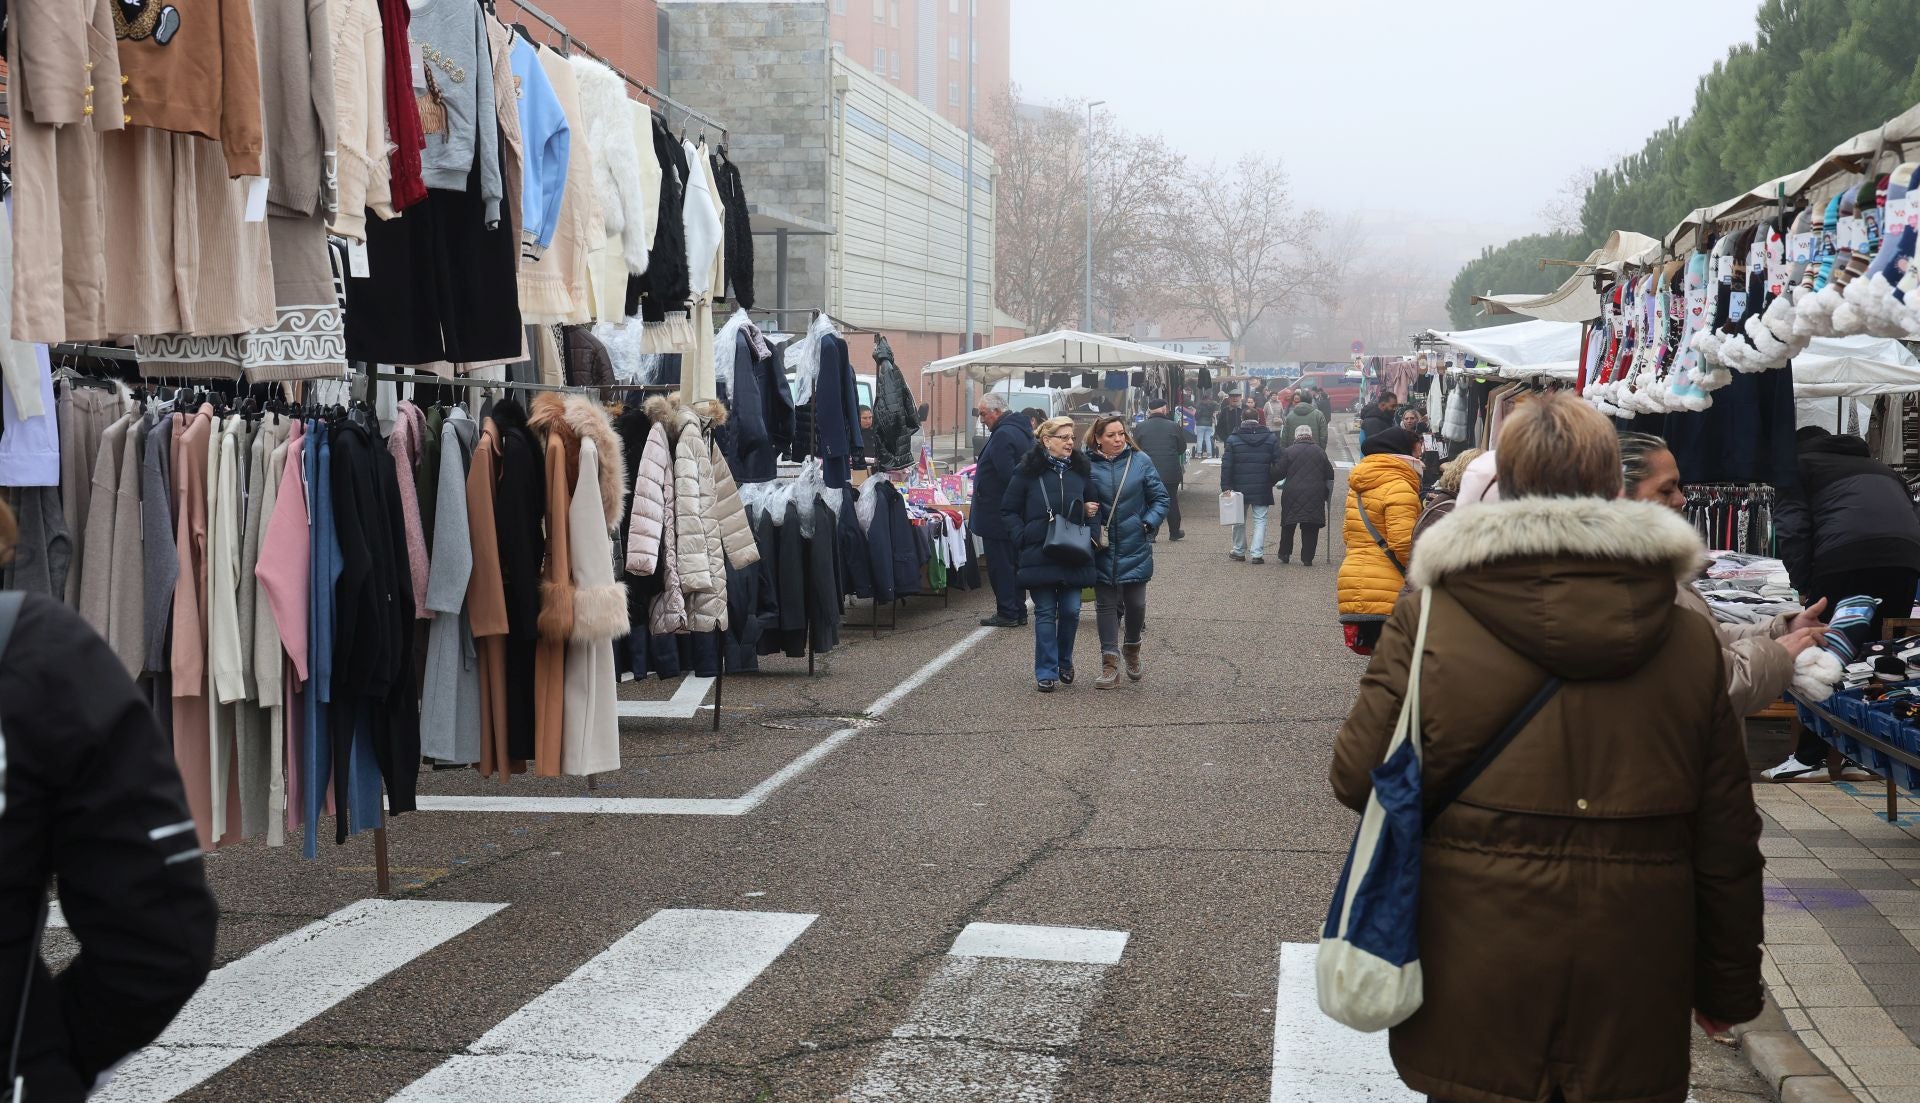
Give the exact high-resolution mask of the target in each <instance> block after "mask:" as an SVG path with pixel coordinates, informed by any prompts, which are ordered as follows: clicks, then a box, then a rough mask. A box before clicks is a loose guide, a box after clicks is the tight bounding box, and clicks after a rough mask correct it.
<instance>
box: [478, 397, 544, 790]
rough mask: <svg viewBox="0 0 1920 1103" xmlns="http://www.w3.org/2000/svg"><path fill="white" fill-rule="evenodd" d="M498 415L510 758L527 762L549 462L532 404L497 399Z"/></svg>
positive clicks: (497, 511) (497, 504) (497, 519)
mask: <svg viewBox="0 0 1920 1103" xmlns="http://www.w3.org/2000/svg"><path fill="white" fill-rule="evenodd" d="M492 420H493V424H494V426H495V428H496V429H498V430H499V433H500V473H499V479H498V483H497V485H496V489H495V493H494V523H495V525H496V527H497V530H498V532H499V548H500V583H501V590H502V595H503V596H504V597H505V599H506V604H507V633H506V683H507V684H506V699H507V745H508V753H507V758H508V760H509V761H519V762H527V761H531V760H532V759H533V756H534V729H535V726H536V719H535V718H536V713H537V710H536V707H535V703H536V699H537V694H536V688H537V686H536V682H537V679H536V678H535V676H534V666H535V659H534V656H535V652H536V651H537V649H538V642H539V638H540V629H539V620H540V566H541V562H542V560H543V559H544V558H545V556H546V540H545V537H544V536H543V526H544V525H545V523H546V515H547V490H546V468H545V461H544V458H543V455H542V452H543V447H542V445H541V444H540V442H539V441H538V439H537V438H535V436H534V435H533V430H532V429H531V428H530V427H529V425H528V419H527V411H526V407H524V406H522V405H520V403H518V402H516V401H514V400H513V399H511V398H508V399H503V400H501V401H499V402H496V403H494V404H493V416H492Z"/></svg>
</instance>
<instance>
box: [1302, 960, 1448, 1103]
mask: <svg viewBox="0 0 1920 1103" xmlns="http://www.w3.org/2000/svg"><path fill="white" fill-rule="evenodd" d="M1319 956H1320V947H1319V946H1318V945H1315V944H1313V943H1303V942H1288V943H1284V944H1282V945H1281V947H1280V994H1279V996H1278V997H1276V1000H1275V1003H1274V1005H1273V1103H1298V1101H1299V1100H1303V1099H1311V1100H1313V1101H1314V1103H1425V1100H1426V1096H1423V1095H1421V1094H1419V1093H1418V1092H1415V1091H1413V1090H1411V1089H1410V1088H1408V1087H1407V1086H1406V1085H1405V1084H1402V1083H1401V1082H1400V1076H1399V1074H1398V1073H1396V1072H1394V1071H1393V1061H1392V1059H1391V1058H1389V1057H1388V1056H1387V1035H1386V1032H1385V1031H1382V1032H1380V1033H1378V1034H1362V1033H1360V1032H1359V1031H1357V1030H1354V1029H1352V1028H1350V1027H1347V1026H1344V1025H1342V1024H1340V1023H1337V1022H1335V1021H1334V1020H1332V1019H1329V1018H1327V1017H1326V1016H1325V1015H1324V1014H1322V1013H1321V1011H1320V995H1319V992H1318V990H1317V988H1316V987H1315V983H1314V975H1313V966H1314V962H1315V961H1316V960H1318V959H1319Z"/></svg>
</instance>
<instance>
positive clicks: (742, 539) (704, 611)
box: [648, 396, 760, 632]
mask: <svg viewBox="0 0 1920 1103" xmlns="http://www.w3.org/2000/svg"><path fill="white" fill-rule="evenodd" d="M654 403H660V404H661V409H662V412H663V414H665V415H666V416H667V417H669V418H670V419H671V420H670V424H671V426H672V428H673V432H674V444H673V484H674V508H673V517H674V525H675V527H676V529H677V532H676V533H675V536H674V545H675V547H676V548H677V549H678V551H679V563H678V567H679V570H680V590H681V592H682V593H684V594H685V595H686V601H687V631H689V632H712V631H715V630H720V631H725V630H726V627H727V570H726V568H727V564H729V563H731V564H732V565H733V568H734V569H735V570H745V569H747V568H748V567H751V566H753V565H754V564H755V563H758V562H760V548H759V545H757V544H755V543H754V542H753V529H752V527H751V526H750V525H749V524H748V523H747V511H746V508H745V507H744V506H742V505H741V504H740V490H739V488H738V487H736V486H735V485H734V482H733V472H732V471H730V470H728V468H727V461H726V459H725V458H723V457H722V456H721V455H720V451H719V449H718V448H716V447H715V446H714V445H713V443H712V442H711V441H709V440H708V439H707V437H706V433H705V431H704V430H705V429H706V428H707V427H708V426H709V425H716V424H719V423H721V422H723V421H725V420H726V407H724V406H722V405H720V404H719V403H717V402H700V403H696V404H694V405H693V406H686V405H682V404H681V403H680V402H679V401H678V400H677V399H675V398H673V397H672V396H666V397H659V398H654V399H651V400H649V402H648V407H649V409H652V408H653V404H654Z"/></svg>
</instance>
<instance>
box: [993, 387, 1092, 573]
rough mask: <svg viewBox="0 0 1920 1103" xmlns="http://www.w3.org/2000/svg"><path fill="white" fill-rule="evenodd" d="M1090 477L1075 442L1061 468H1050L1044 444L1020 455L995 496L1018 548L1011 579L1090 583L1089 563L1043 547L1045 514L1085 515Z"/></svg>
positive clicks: (1045, 541)
mask: <svg viewBox="0 0 1920 1103" xmlns="http://www.w3.org/2000/svg"><path fill="white" fill-rule="evenodd" d="M1013 416H1015V417H1018V416H1019V415H1018V414H1015V415H1013ZM1092 480H1093V469H1092V467H1091V466H1090V465H1089V464H1088V463H1087V454H1086V452H1084V451H1082V450H1080V449H1078V448H1076V449H1074V450H1073V454H1072V456H1071V457H1070V458H1069V459H1068V461H1067V469H1066V470H1065V471H1064V472H1056V471H1055V470H1054V469H1053V465H1052V464H1051V463H1049V462H1048V460H1047V448H1046V445H1044V444H1035V445H1034V446H1033V448H1032V450H1031V451H1029V452H1028V453H1027V455H1026V458H1025V459H1023V460H1021V461H1020V468H1019V470H1018V471H1016V472H1015V473H1014V476H1013V480H1012V481H1011V482H1009V483H1008V484H1007V492H1006V494H1005V495H1004V496H1002V497H1001V499H1000V521H1001V523H1002V524H1003V525H1005V526H1006V532H1007V533H1008V537H1007V538H1008V539H1009V540H1011V541H1012V542H1013V546H1014V550H1015V551H1016V552H1017V553H1018V556H1017V559H1018V566H1017V570H1016V573H1015V580H1016V581H1018V582H1019V584H1020V585H1021V586H1022V587H1025V588H1029V589H1031V588H1035V587H1042V586H1058V587H1072V588H1081V587H1086V586H1091V585H1093V583H1094V570H1093V564H1091V563H1080V564H1067V563H1062V562H1060V561H1059V560H1057V559H1055V558H1053V557H1052V556H1050V555H1048V554H1047V547H1046V545H1047V523H1048V518H1049V517H1050V516H1066V517H1077V518H1080V519H1081V520H1085V519H1086V516H1087V505H1086V504H1087V500H1088V497H1089V488H1090V487H1091V486H1092Z"/></svg>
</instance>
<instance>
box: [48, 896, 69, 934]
mask: <svg viewBox="0 0 1920 1103" xmlns="http://www.w3.org/2000/svg"><path fill="white" fill-rule="evenodd" d="M66 928H67V913H66V912H63V911H61V910H60V901H58V900H54V901H52V902H50V903H49V904H48V905H47V929H48V930H50V931H63V930H66Z"/></svg>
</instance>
